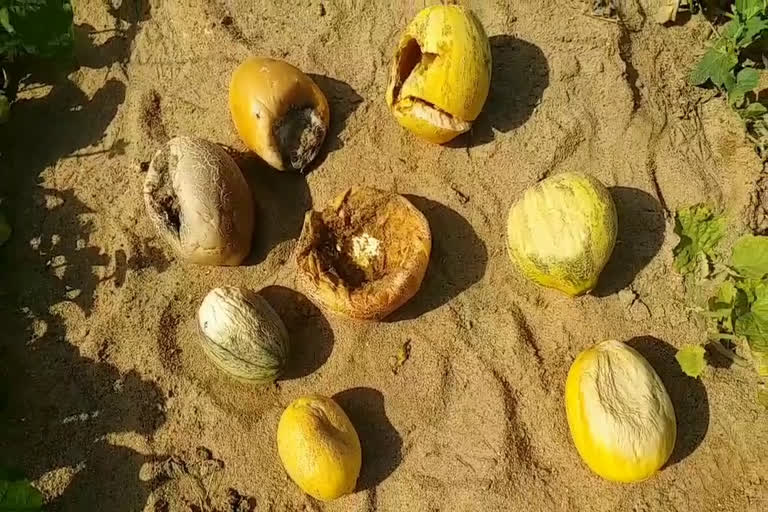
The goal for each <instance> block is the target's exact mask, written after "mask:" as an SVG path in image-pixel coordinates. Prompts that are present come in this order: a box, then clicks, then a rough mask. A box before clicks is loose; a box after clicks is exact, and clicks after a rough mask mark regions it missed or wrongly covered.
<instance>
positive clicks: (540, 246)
mask: <svg viewBox="0 0 768 512" xmlns="http://www.w3.org/2000/svg"><path fill="white" fill-rule="evenodd" d="M617 225H618V220H617V217H616V206H615V205H614V203H613V199H612V198H611V194H610V193H609V192H608V189H606V188H605V186H604V185H603V184H602V183H600V181H598V180H597V179H596V178H594V177H592V176H589V175H587V174H583V173H576V172H567V173H562V174H558V175H555V176H552V177H549V178H547V179H545V180H542V181H540V182H539V183H537V184H536V185H534V186H532V187H530V188H529V189H527V190H526V191H525V192H524V193H523V196H522V197H521V198H520V199H519V200H518V201H517V202H516V203H515V204H514V205H512V208H510V210H509V217H508V220H507V248H508V250H509V255H510V258H511V259H512V261H513V262H514V263H515V264H517V266H518V267H519V268H520V270H521V272H522V273H523V274H524V275H525V276H526V277H527V278H528V279H530V280H531V281H533V282H535V283H538V284H540V285H542V286H546V287H549V288H555V289H557V290H560V291H562V292H564V293H567V294H568V295H571V296H576V295H581V294H583V293H587V292H589V291H590V290H592V289H593V288H594V287H595V285H597V280H598V277H599V276H600V272H602V270H603V268H604V267H605V265H606V263H608V259H609V258H610V257H611V253H612V252H613V247H614V245H615V244H616V231H617Z"/></svg>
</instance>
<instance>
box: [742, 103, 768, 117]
mask: <svg viewBox="0 0 768 512" xmlns="http://www.w3.org/2000/svg"><path fill="white" fill-rule="evenodd" d="M765 114H768V108H765V105H763V104H762V103H750V104H749V105H747V107H746V108H745V109H743V110H742V111H741V115H742V117H744V118H745V119H758V118H760V117H763V116H764V115H765Z"/></svg>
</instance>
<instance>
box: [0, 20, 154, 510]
mask: <svg viewBox="0 0 768 512" xmlns="http://www.w3.org/2000/svg"><path fill="white" fill-rule="evenodd" d="M146 15H147V16H148V11H147V12H146ZM130 23H131V24H132V26H133V25H135V24H136V23H138V20H133V19H131V20H130ZM78 30H79V29H78ZM83 30H89V29H88V28H87V27H83ZM135 34H136V30H130V31H127V32H125V33H122V34H120V35H118V36H116V37H119V38H121V41H119V43H120V45H119V46H120V48H121V49H120V51H118V50H117V49H116V46H113V45H114V44H116V43H114V42H113V43H109V44H107V46H106V47H104V48H102V47H101V45H96V44H94V42H93V40H92V39H91V38H90V37H85V38H83V37H82V36H83V33H82V32H80V35H79V36H78V37H80V40H79V41H78V42H77V43H76V45H75V56H74V59H71V60H69V59H62V61H61V62H58V61H57V62H56V63H49V64H50V66H43V65H42V63H41V66H40V68H39V69H38V68H37V67H36V66H35V65H31V67H30V69H29V73H28V74H26V73H25V74H24V83H23V84H21V85H22V89H21V91H20V96H19V97H18V99H17V101H16V102H15V103H14V104H13V108H12V115H11V119H10V121H9V122H8V124H6V125H3V126H0V152H1V153H2V167H3V173H4V174H3V179H2V180H0V195H2V196H4V197H6V198H7V201H5V202H4V203H3V208H4V210H5V213H6V214H7V215H8V217H9V219H10V221H11V222H12V224H13V227H14V233H13V236H12V237H11V239H10V240H9V241H8V242H7V243H6V244H5V245H4V246H3V247H2V249H1V250H0V268H3V269H14V271H13V272H9V273H7V275H3V278H2V285H0V322H2V324H3V325H4V326H6V329H7V334H6V336H5V341H4V342H3V343H2V344H0V357H2V360H3V361H4V363H5V364H3V365H2V367H0V380H2V381H3V382H4V383H7V384H8V386H9V389H8V393H7V395H6V397H5V398H6V399H5V401H4V404H3V406H4V408H3V411H2V414H0V431H2V432H3V435H2V436H0V453H2V455H1V456H0V459H2V460H0V462H3V463H4V462H8V461H10V462H12V464H13V465H14V466H17V467H19V468H20V469H22V470H23V471H24V473H25V474H26V475H27V476H28V477H29V478H31V479H38V478H40V477H42V476H43V475H50V474H51V472H52V471H56V470H58V471H59V473H58V475H59V476H57V478H62V480H61V481H60V482H59V484H58V485H57V491H60V494H57V495H56V496H54V497H52V499H51V501H50V502H49V503H47V504H46V510H48V511H50V512H56V511H69V510H111V511H114V512H133V511H135V510H141V509H143V507H144V506H145V504H146V501H147V498H148V497H149V495H150V494H151V492H152V490H153V485H152V484H149V483H146V482H142V481H141V480H140V479H139V478H138V474H139V468H140V467H141V465H142V464H143V463H144V462H145V461H147V460H150V459H151V458H152V456H148V455H144V454H142V453H140V452H138V451H135V450H133V449H131V448H128V447H124V446H115V445H112V444H111V443H110V441H109V440H108V436H109V434H112V433H116V432H135V433H136V434H137V435H139V436H144V437H148V438H151V437H152V435H153V434H154V432H155V431H156V430H157V429H158V428H159V427H160V426H161V425H162V424H163V423H164V422H165V419H166V416H165V396H164V394H163V392H162V390H161V389H160V387H159V386H158V385H157V384H156V383H154V382H153V381H151V380H148V379H145V378H144V377H143V376H142V375H140V374H139V373H138V372H136V371H133V370H131V371H127V372H121V371H120V370H119V369H118V368H117V367H116V366H115V365H114V364H112V362H111V361H110V355H109V354H110V347H112V346H114V345H115V344H116V343H119V342H122V340H114V339H109V338H106V339H96V340H89V342H92V343H96V344H98V346H99V350H98V355H97V357H96V359H92V358H90V357H84V356H82V355H81V354H80V347H79V346H78V345H77V344H78V343H80V342H82V341H83V339H88V338H89V336H90V337H93V336H95V335H96V334H95V333H96V332H99V331H95V330H94V331H93V332H91V330H90V327H91V316H92V313H93V307H94V305H95V302H96V296H97V291H98V287H99V285H100V283H103V282H104V281H107V280H111V279H113V278H114V279H115V282H116V283H117V281H119V280H120V279H123V280H124V279H125V275H124V272H123V271H120V272H118V273H117V274H113V275H107V274H108V273H107V269H108V267H109V266H110V265H111V264H112V263H113V262H112V257H111V255H110V253H109V252H107V251H105V250H104V249H103V248H101V247H99V246H98V245H97V242H96V240H97V239H96V238H95V237H94V236H93V234H94V231H95V230H96V227H97V226H96V224H95V222H94V221H93V217H94V216H96V215H98V212H97V211H96V209H95V208H93V207H91V206H90V205H89V204H88V203H87V200H86V199H84V198H86V197H88V196H87V192H86V191H87V189H86V190H80V189H76V188H67V187H64V186H60V187H57V188H55V189H53V188H48V187H47V186H46V185H47V184H48V183H50V182H51V179H50V174H53V173H55V172H56V168H57V164H58V162H59V161H60V160H61V159H65V158H70V157H73V154H75V153H76V152H78V151H79V150H83V149H86V148H89V147H92V146H95V145H97V144H99V143H100V142H102V140H103V139H104V136H105V134H106V132H107V130H108V128H109V126H110V124H111V123H112V121H113V119H114V117H115V116H116V115H117V112H118V110H119V108H120V105H121V104H122V103H123V101H124V100H125V90H126V87H125V84H124V83H123V82H122V81H121V80H119V79H116V78H106V79H105V80H104V82H103V83H101V84H100V85H99V84H98V83H97V82H96V83H92V85H96V87H95V88H94V89H95V92H93V93H92V94H89V93H87V92H86V91H85V90H83V89H81V88H80V87H79V86H78V85H77V84H76V83H75V82H74V81H73V80H71V79H70V78H68V77H67V74H68V73H70V72H71V71H74V70H76V69H78V68H80V67H89V66H92V67H94V68H98V69H101V68H107V69H108V73H111V72H112V71H111V70H110V69H109V68H110V67H111V65H112V64H114V63H115V62H119V60H120V59H121V58H122V57H127V54H128V50H129V48H130V43H131V41H130V40H126V38H127V39H132V38H133V37H134V36H135ZM94 55H96V56H98V58H92V57H93V56H94ZM48 69H49V70H50V71H48ZM38 71H39V73H38ZM107 77H109V74H107ZM35 81H36V83H37V84H42V85H40V89H39V90H36V91H34V94H27V93H28V92H32V91H31V90H30V88H31V87H32V83H33V82H35ZM36 87H37V86H36ZM102 152H106V151H102ZM110 155H111V154H110ZM84 172H87V167H84ZM46 173H47V174H46ZM57 181H58V182H61V180H57ZM123 255H124V256H125V257H124V259H125V264H126V266H127V265H129V260H130V258H128V257H127V255H126V254H125V253H124V254H123ZM116 257H117V256H116ZM120 274H123V275H122V277H120ZM72 306H74V307H75V308H76V309H77V310H79V311H78V312H77V313H76V314H79V315H81V317H82V319H79V320H77V322H76V323H75V324H76V325H78V326H79V327H84V328H85V329H84V331H79V330H78V331H73V330H72V329H71V328H70V327H71V326H72V325H73V323H72V320H73V316H72V313H66V314H65V313H63V312H62V311H63V310H67V309H69V310H73V309H75V308H73V307H72ZM75 318H76V317H75ZM83 333H84V334H83ZM89 333H90V334H89ZM61 470H65V471H64V472H66V471H70V470H71V471H70V474H69V475H68V476H67V477H66V478H65V477H63V476H60V475H61V474H62V473H61Z"/></svg>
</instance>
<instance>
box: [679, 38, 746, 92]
mask: <svg viewBox="0 0 768 512" xmlns="http://www.w3.org/2000/svg"><path fill="white" fill-rule="evenodd" d="M738 63H739V59H738V57H737V56H736V53H735V52H734V51H729V50H728V49H727V48H724V47H722V46H715V47H713V48H710V49H709V50H708V51H707V53H705V54H704V56H703V57H702V58H701V60H700V61H699V64H698V65H697V66H696V67H695V68H694V69H693V71H692V72H691V76H690V81H691V84H693V85H703V84H704V83H705V82H706V81H707V80H711V81H712V83H713V84H715V85H716V86H718V87H724V86H725V85H726V83H731V82H733V81H735V78H734V77H733V68H734V67H736V64H738Z"/></svg>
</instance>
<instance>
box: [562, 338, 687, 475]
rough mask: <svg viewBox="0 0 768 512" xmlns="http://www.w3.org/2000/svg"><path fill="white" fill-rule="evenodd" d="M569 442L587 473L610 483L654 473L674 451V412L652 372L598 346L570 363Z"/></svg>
mask: <svg viewBox="0 0 768 512" xmlns="http://www.w3.org/2000/svg"><path fill="white" fill-rule="evenodd" d="M565 407H566V413H567V416H568V426H569V427H570V429H571V436H572V437H573V442H574V444H575V445H576V449H577V450H578V452H579V455H581V458H582V459H583V460H584V462H585V463H586V464H587V466H589V468H590V469H592V471H594V472H595V473H597V474H598V475H600V476H601V477H603V478H606V479H608V480H612V481H616V482H639V481H641V480H645V479H647V478H649V477H650V476H652V475H653V474H654V473H656V472H657V471H658V470H659V469H660V468H661V467H662V466H663V465H664V464H665V463H666V462H667V459H669V456H670V455H671V454H672V449H673V448H674V446H675V438H676V436H677V425H676V421H675V411H674V409H673V407H672V402H671V401H670V399H669V395H668V394H667V390H666V389H665V388H664V384H663V383H662V382H661V379H660V378H659V376H658V375H657V374H656V371H655V370H654V369H653V367H652V366H651V365H650V363H648V361H647V360H646V359H645V358H644V357H643V356H641V355H640V354H639V353H638V352H637V351H636V350H635V349H633V348H631V347H630V346H628V345H626V344H624V343H620V342H618V341H613V340H609V341H604V342H602V343H598V344H597V345H595V346H594V347H592V348H590V349H587V350H585V351H584V352H582V353H581V354H579V356H578V357H577V358H576V360H575V361H574V362H573V365H571V369H570V371H569V372H568V379H567V381H566V384H565Z"/></svg>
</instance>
